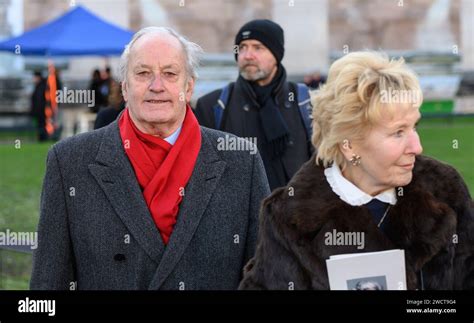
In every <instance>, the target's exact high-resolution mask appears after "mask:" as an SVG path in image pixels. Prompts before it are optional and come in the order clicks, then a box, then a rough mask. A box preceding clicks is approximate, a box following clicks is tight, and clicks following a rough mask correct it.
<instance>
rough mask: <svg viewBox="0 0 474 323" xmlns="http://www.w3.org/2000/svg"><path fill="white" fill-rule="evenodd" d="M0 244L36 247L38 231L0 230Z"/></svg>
mask: <svg viewBox="0 0 474 323" xmlns="http://www.w3.org/2000/svg"><path fill="white" fill-rule="evenodd" d="M0 246H30V248H31V249H36V248H38V232H14V231H10V229H7V230H6V231H5V232H2V231H0Z"/></svg>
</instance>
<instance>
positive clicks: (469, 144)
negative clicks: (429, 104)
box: [418, 117, 474, 196]
mask: <svg viewBox="0 0 474 323" xmlns="http://www.w3.org/2000/svg"><path fill="white" fill-rule="evenodd" d="M418 133H419V135H420V139H421V143H422V145H423V154H424V155H428V156H432V157H434V158H436V159H438V160H441V161H443V162H446V163H448V164H450V165H452V166H454V168H456V169H457V170H458V171H459V173H460V174H461V176H462V177H463V179H464V181H465V182H466V184H467V186H468V187H469V191H470V193H471V196H472V195H473V192H474V167H473V164H474V117H462V118H442V119H422V120H421V122H420V124H419V126H418ZM456 144H457V147H456Z"/></svg>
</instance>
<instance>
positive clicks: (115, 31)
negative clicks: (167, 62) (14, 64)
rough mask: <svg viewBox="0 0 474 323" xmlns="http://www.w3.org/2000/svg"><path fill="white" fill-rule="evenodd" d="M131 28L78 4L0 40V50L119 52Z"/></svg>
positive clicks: (59, 53) (69, 53)
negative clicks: (19, 32) (59, 14)
mask: <svg viewBox="0 0 474 323" xmlns="http://www.w3.org/2000/svg"><path fill="white" fill-rule="evenodd" d="M132 36H133V32H132V31H129V30H126V29H123V28H121V27H118V26H115V25H113V24H110V23H108V22H106V21H105V20H103V19H102V18H99V17H98V16H96V15H95V14H93V13H92V12H90V11H89V10H87V9H85V8H84V7H82V6H77V7H75V8H74V9H73V10H70V11H68V12H67V13H65V14H64V15H62V16H61V17H59V18H56V19H54V20H52V21H50V22H48V23H46V24H44V25H42V26H39V27H37V28H34V29H31V30H29V31H27V32H25V33H24V34H22V35H20V36H17V37H13V38H11V39H8V40H5V41H3V42H0V50H3V51H9V52H13V53H19V54H21V55H36V56H84V55H100V56H107V55H120V54H121V53H122V51H123V49H124V47H125V45H126V44H127V43H128V42H129V41H130V40H131V38H132Z"/></svg>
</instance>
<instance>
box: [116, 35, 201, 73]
mask: <svg viewBox="0 0 474 323" xmlns="http://www.w3.org/2000/svg"><path fill="white" fill-rule="evenodd" d="M153 33H165V34H169V35H171V36H174V37H175V38H176V39H178V41H179V42H180V44H181V46H182V48H183V53H184V57H185V61H186V73H187V76H188V77H191V78H193V79H197V77H198V74H197V71H196V70H197V68H198V67H199V59H200V56H201V54H202V53H203V50H202V48H201V46H199V45H198V44H196V43H193V42H191V41H189V40H187V39H186V38H184V37H183V36H181V35H180V34H178V33H177V32H176V31H175V30H174V29H172V28H168V27H146V28H143V29H140V30H139V31H137V32H136V33H135V35H133V38H132V40H131V41H130V42H129V43H128V44H127V46H125V50H124V51H123V53H122V56H121V57H120V65H119V78H120V81H121V82H122V81H125V79H126V76H127V69H128V60H129V58H130V50H131V49H132V47H133V44H135V42H136V41H137V40H138V39H139V38H140V37H142V36H144V35H147V34H153Z"/></svg>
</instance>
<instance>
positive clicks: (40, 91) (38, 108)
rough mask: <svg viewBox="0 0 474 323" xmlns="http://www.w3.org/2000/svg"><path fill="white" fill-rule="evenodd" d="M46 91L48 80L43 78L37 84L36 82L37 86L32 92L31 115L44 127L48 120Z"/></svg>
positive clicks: (39, 125)
mask: <svg viewBox="0 0 474 323" xmlns="http://www.w3.org/2000/svg"><path fill="white" fill-rule="evenodd" d="M45 91H46V80H45V79H43V78H42V79H41V80H40V81H39V82H38V83H37V84H35V88H34V90H33V93H32V94H31V109H30V115H31V116H32V117H34V118H35V119H36V121H37V125H38V127H44V123H45V120H46V116H45V114H44V110H45V108H46V97H45Z"/></svg>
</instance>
